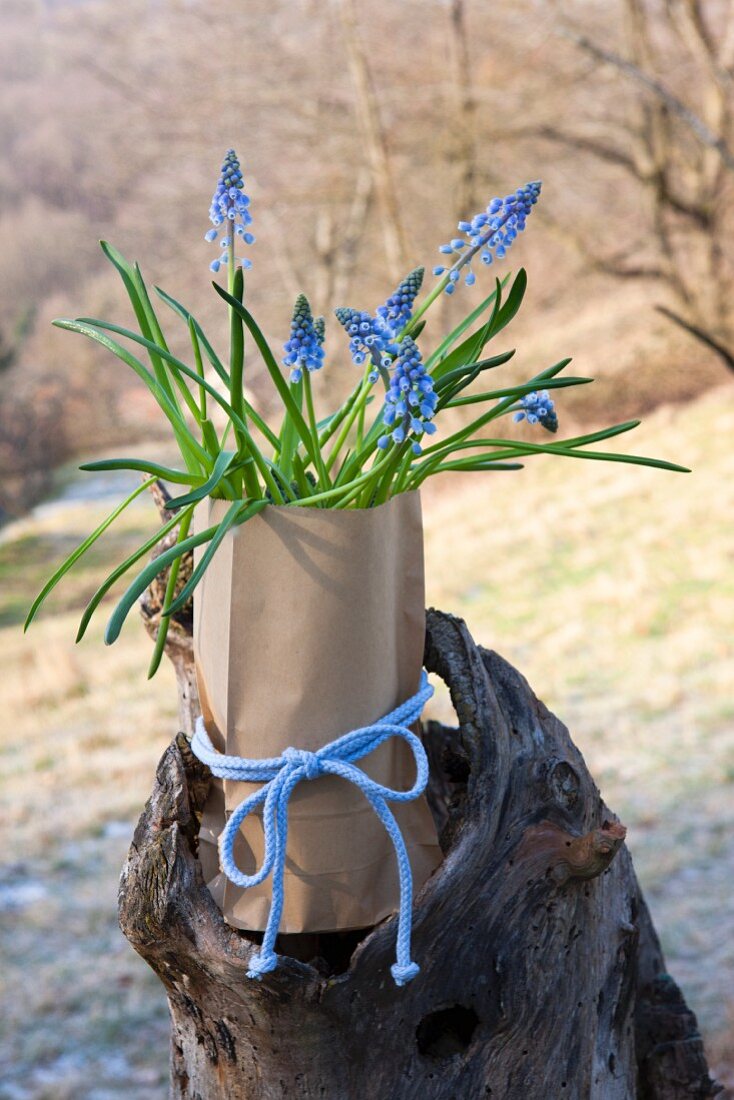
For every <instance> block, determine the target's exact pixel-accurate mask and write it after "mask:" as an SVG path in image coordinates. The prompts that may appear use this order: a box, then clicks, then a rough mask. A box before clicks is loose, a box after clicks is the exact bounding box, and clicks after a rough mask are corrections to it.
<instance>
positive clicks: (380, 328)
mask: <svg viewBox="0 0 734 1100" xmlns="http://www.w3.org/2000/svg"><path fill="white" fill-rule="evenodd" d="M334 313H335V314H336V318H337V320H338V321H339V324H340V325H342V326H343V327H344V328H345V329H346V331H347V334H348V335H349V337H350V339H349V351H350V352H351V355H352V361H353V362H354V363H356V364H357V366H361V365H362V363H364V362H365V360H366V359H368V358H370V359H371V360H372V362H373V364H374V368H375V369H374V370H373V371H372V372H371V373H370V376H369V380H370V382H376V381H377V379H378V378H379V374H380V368H382V369H383V370H386V369H387V368H388V367H389V366H390V365H391V363H392V356H393V355H396V354H397V350H398V349H397V345H396V344H395V343H394V341H393V333H392V331H391V330H390V329H388V328H387V326H386V325H385V322H384V321H383V319H382V317H379V316H378V317H373V316H372V315H371V314H370V313H367V311H366V310H359V309H350V308H348V307H346V306H340V307H339V309H335V310H334Z"/></svg>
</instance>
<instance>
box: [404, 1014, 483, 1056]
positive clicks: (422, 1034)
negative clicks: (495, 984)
mask: <svg viewBox="0 0 734 1100" xmlns="http://www.w3.org/2000/svg"><path fill="white" fill-rule="evenodd" d="M478 1023H479V1017H478V1016H477V1014H476V1012H475V1011H474V1009H473V1008H466V1006H465V1005H451V1006H450V1007H449V1008H441V1009H439V1010H438V1011H437V1012H431V1013H430V1014H429V1015H428V1016H424V1017H423V1019H422V1020H421V1022H420V1023H419V1024H418V1027H417V1028H416V1032H415V1037H416V1040H417V1043H418V1050H419V1052H420V1053H421V1054H422V1055H423V1056H424V1057H425V1058H433V1059H435V1060H437V1061H440V1060H443V1059H446V1058H453V1056H454V1055H455V1054H463V1053H464V1051H465V1050H467V1049H468V1047H469V1044H470V1043H471V1040H472V1036H473V1035H474V1032H475V1031H476V1028H477V1024H478Z"/></svg>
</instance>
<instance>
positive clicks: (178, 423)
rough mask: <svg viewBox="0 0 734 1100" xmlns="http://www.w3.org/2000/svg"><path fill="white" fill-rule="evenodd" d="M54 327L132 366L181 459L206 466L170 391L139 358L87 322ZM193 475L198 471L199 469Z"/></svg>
mask: <svg viewBox="0 0 734 1100" xmlns="http://www.w3.org/2000/svg"><path fill="white" fill-rule="evenodd" d="M53 324H54V325H55V326H56V327H57V328H62V329H67V330H68V331H69V332H78V333H80V334H81V335H82V336H87V337H88V338H89V339H90V340H95V341H96V342H97V343H98V344H101V345H102V347H105V348H107V350H108V351H111V352H112V354H113V355H115V356H116V357H117V358H118V359H120V360H121V361H122V362H123V363H125V365H126V366H128V367H131V368H132V369H133V370H134V371H135V373H136V374H137V376H138V378H140V379H142V381H143V382H144V383H145V385H146V386H147V387H148V389H149V390H150V392H151V393H152V394H153V396H154V397H155V399H156V401H157V402H158V404H159V405H160V407H161V409H162V410H163V412H164V414H165V416H166V417H167V419H168V421H169V423H170V425H171V427H172V428H173V432H174V435H175V436H176V440H177V442H178V445H179V447H180V448H181V453H182V455H183V457H184V460H185V461H186V465H187V466H188V467H189V468H191V463H192V462H193V463H195V464H197V465H198V464H199V463H203V464H204V465H205V466H206V465H208V458H209V456H208V455H207V453H206V451H205V450H204V448H203V447H202V446H201V445H200V444H199V443H198V442H197V440H196V439H194V437H193V435H192V434H191V432H190V431H189V429H188V426H187V424H186V421H185V420H184V419H183V416H182V415H181V410H180V408H179V407H178V405H177V403H176V402H175V401H173V400H171V397H170V395H169V390H168V389H167V388H166V387H164V386H162V385H161V384H160V383H159V382H158V380H157V378H155V377H154V376H153V375H152V374H151V373H150V371H149V370H148V368H147V367H145V366H144V365H143V364H142V363H141V362H140V360H139V359H136V357H135V356H134V355H133V354H132V353H131V352H129V351H128V350H127V348H124V347H123V346H122V344H118V342H117V341H116V340H112V339H111V338H110V337H109V336H105V334H104V332H103V331H100V329H99V328H96V327H94V326H93V325H90V324H89V323H87V322H84V321H71V320H69V319H67V318H64V317H61V318H57V319H56V320H55V321H54V322H53ZM100 327H101V326H100ZM104 327H105V328H109V329H111V330H112V331H113V332H114V331H115V327H116V326H115V327H113V326H111V325H108V324H106V323H105V326H104ZM142 339H143V338H142V337H137V340H138V341H139V342H140V341H141V340H142ZM147 342H148V341H145V343H147ZM192 472H194V471H192ZM196 472H198V470H197V471H196Z"/></svg>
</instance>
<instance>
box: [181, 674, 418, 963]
mask: <svg viewBox="0 0 734 1100" xmlns="http://www.w3.org/2000/svg"><path fill="white" fill-rule="evenodd" d="M432 695H433V688H432V687H431V685H430V684H429V683H428V677H427V676H426V673H425V672H423V673H422V674H421V685H420V688H419V690H418V691H417V692H416V694H415V695H414V696H413V697H412V698H411V699H408V701H407V702H405V703H402V704H401V706H399V707H396V709H395V710H394V711H392V712H391V713H390V714H387V715H385V717H384V718H380V719H379V720H378V721H377V722H375V723H373V725H371V726H364V727H363V728H362V729H357V730H352V732H351V733H345V734H344V735H343V736H342V737H339V738H337V740H336V741H332V742H331V743H330V744H328V745H324V746H323V747H322V748H320V749H318V750H317V751H316V752H308V751H307V750H306V749H294V748H288V749H285V750H284V752H283V754H282V755H281V756H276V757H273V758H271V759H266V760H247V759H246V758H245V757H242V756H226V755H225V754H224V753H221V752H218V751H217V750H216V749H215V748H214V746H213V745H212V743H211V741H210V740H209V736H208V734H207V732H206V730H205V728H204V722H203V719H201V718H199V719H198V721H197V723H196V732H195V733H194V737H193V740H192V742H191V749H192V751H193V753H194V755H195V756H197V757H198V758H199V760H201V762H202V763H203V764H206V765H208V767H209V769H210V770H211V772H212V775H216V776H217V777H218V778H219V779H233V780H238V781H241V782H246V783H262V784H263V786H262V787H261V788H260V790H259V791H256V792H255V793H254V794H251V795H250V796H249V797H248V798H246V799H244V801H243V802H241V803H240V804H239V806H238V807H237V809H236V810H234V812H233V813H232V814H231V815H230V817H229V819H228V821H227V823H226V825H225V826H224V829H223V830H222V833H221V835H220V837H219V862H220V866H221V868H222V871H223V872H224V874H225V875H226V876H227V878H228V879H229V880H230V882H233V883H234V884H235V886H242V887H244V888H245V889H246V888H247V887H248V886H257V885H258V884H259V883H261V882H264V880H265V879H266V878H267V877H268V876H269V875H271V874H272V876H273V900H272V903H271V906H270V913H269V915H268V923H267V926H266V928H265V934H264V936H263V942H262V946H261V948H260V952H259V954H257V955H254V956H253V958H252V959H251V960H250V969H249V970H248V971H247V976H248V978H261V977H262V975H263V974H267V973H268V971H270V970H274V969H275V967H276V966H277V965H278V956H277V955H276V954H275V951H274V946H275V937H276V936H277V934H278V928H279V927H280V918H281V916H282V913H283V901H284V885H283V874H284V871H285V855H286V846H287V842H288V802H289V799H290V796H291V794H292V793H293V790H294V788H295V787H296V786H297V784H298V783H300V782H301V780H302V779H316V778H317V777H318V776H319V775H337V776H339V777H340V778H341V779H346V780H348V781H349V782H350V783H353V784H354V785H355V787H359V789H360V790H361V791H362V792H363V794H364V795H365V797H366V799H367V801H368V802H369V804H370V805H371V806H372V809H373V810H374V811H375V813H376V814H377V816H378V817H379V819H380V821H381V822H382V824H383V825H384V826H385V831H386V832H387V835H388V836H389V837H390V840H391V841H392V844H393V847H394V849H395V856H396V858H397V864H398V878H399V882H400V907H399V909H398V932H397V945H396V952H395V954H396V961H395V963H394V964H393V966H391V968H390V972H391V973H392V976H393V978H394V980H395V983H396V985H405V984H406V982H409V981H411V979H412V978H414V977H415V976H416V974H417V973H418V971H419V969H420V968H419V967H418V966H417V964H416V963H414V962H412V960H411V958H410V930H411V922H412V906H413V876H412V873H411V870H410V860H409V859H408V851H407V849H406V847H405V841H404V840H403V836H402V833H401V832H400V827H399V825H398V823H397V821H396V820H395V818H394V816H393V814H392V812H391V810H390V809H389V807H388V805H387V803H388V801H390V802H410V801H411V800H412V799H414V798H418V797H419V795H421V794H423V792H424V790H425V789H426V784H427V783H428V758H427V757H426V753H425V749H424V748H423V745H422V744H421V742H420V740H419V738H418V737H416V735H415V734H414V733H412V732H411V730H410V729H409V727H410V726H411V725H412V724H413V723H414V722H417V721H418V719H419V718H420V716H421V713H422V712H423V707H424V706H425V704H426V703H427V702H428V700H429V699H430V698H431V696H432ZM390 737H402V738H403V740H404V741H406V742H407V743H408V745H409V746H410V748H411V749H412V751H413V757H414V759H415V764H416V772H417V775H416V780H415V783H414V784H413V786H412V787H411V788H410V790H408V791H395V790H393V789H392V788H391V787H384V786H383V785H382V784H381V783H376V782H375V781H374V780H373V779H370V777H369V776H368V775H366V774H365V773H364V772H363V771H362V769H361V768H356V767H354V765H353V762H354V761H355V760H361V759H362V757H363V756H367V755H368V754H369V753H371V752H374V750H375V749H376V748H378V747H379V746H380V745H381V744H382V743H383V742H384V741H387V740H388V738H390ZM262 803H264V806H263V834H264V851H263V861H262V865H261V866H260V868H259V869H258V870H257V871H255V872H254V874H252V875H246V874H244V873H243V872H242V871H240V869H239V867H238V866H237V864H236V863H235V860H234V843H235V839H236V837H237V833H238V832H239V829H240V826H241V825H242V822H243V821H244V820H245V818H246V817H247V816H248V814H250V813H252V811H253V810H254V809H256V808H257V807H258V806H260V805H261V804H262Z"/></svg>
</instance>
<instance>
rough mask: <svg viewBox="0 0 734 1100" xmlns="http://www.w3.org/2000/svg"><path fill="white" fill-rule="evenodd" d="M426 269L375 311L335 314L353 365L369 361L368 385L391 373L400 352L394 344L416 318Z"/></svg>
mask: <svg viewBox="0 0 734 1100" xmlns="http://www.w3.org/2000/svg"><path fill="white" fill-rule="evenodd" d="M423 274H424V268H422V267H416V268H415V270H414V271H411V272H410V274H409V275H406V276H405V278H404V279H403V280H402V281H401V282H400V283H399V284H398V286H397V287H396V288H395V290H394V291H393V292H392V294H391V295H390V297H389V298H388V299H387V301H386V302H384V303H383V304H382V305H381V306H378V307H377V309H376V310H375V315H374V317H373V316H372V314H371V313H368V312H367V311H366V310H359V309H348V308H344V307H342V308H340V309H337V310H335V311H334V312H335V313H336V317H337V320H338V321H339V324H340V325H342V326H343V327H344V329H346V332H347V334H348V336H349V337H350V339H349V350H350V352H351V355H352V361H353V362H354V363H356V364H357V366H361V365H362V364H363V363H365V362H367V360H368V359H369V360H370V361H371V362H372V364H373V367H374V369H373V370H372V371H371V372H370V375H369V381H370V382H373V383H374V382H376V381H377V379H378V378H379V377H380V371H381V370H382V371H385V370H389V368H390V367H391V366H392V361H393V359H394V358H395V356H396V355H397V354H398V351H399V348H398V345H397V344H396V342H395V340H396V338H397V336H398V335H399V333H400V332H401V330H402V329H403V328H404V327H405V325H407V323H408V321H409V320H410V318H411V317H412V316H413V303H414V302H415V299H416V297H417V295H418V291H419V290H420V288H421V286H422V284H423Z"/></svg>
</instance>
